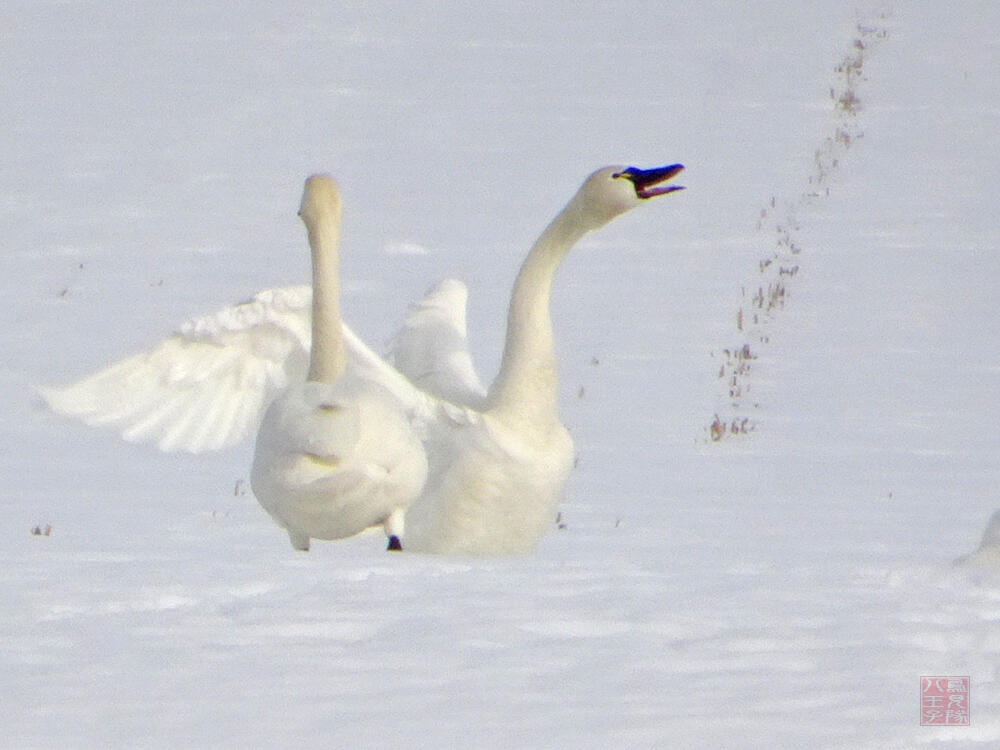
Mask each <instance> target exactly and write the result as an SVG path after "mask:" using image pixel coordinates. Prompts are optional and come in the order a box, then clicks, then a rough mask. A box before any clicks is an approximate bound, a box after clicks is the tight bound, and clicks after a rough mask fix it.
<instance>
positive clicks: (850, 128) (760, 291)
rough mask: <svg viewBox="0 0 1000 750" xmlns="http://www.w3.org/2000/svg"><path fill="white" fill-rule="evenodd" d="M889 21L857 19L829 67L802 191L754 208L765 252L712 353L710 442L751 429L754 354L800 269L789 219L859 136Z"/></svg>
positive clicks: (755, 405) (825, 191)
mask: <svg viewBox="0 0 1000 750" xmlns="http://www.w3.org/2000/svg"><path fill="white" fill-rule="evenodd" d="M888 17H889V13H888V12H887V11H883V12H880V13H878V14H877V20H876V22H875V23H873V24H865V23H860V22H859V23H858V24H857V34H856V36H855V37H854V38H853V40H852V42H851V48H850V50H849V51H848V52H847V53H846V54H845V55H844V57H843V58H842V59H841V60H840V62H839V63H838V64H837V65H836V67H835V68H834V72H835V76H834V82H833V83H832V84H831V86H830V101H831V103H832V107H833V114H834V125H833V129H832V133H831V135H829V136H827V137H826V138H824V139H823V141H822V142H821V143H820V144H819V146H818V147H817V148H816V149H815V151H814V154H813V166H812V169H811V171H810V172H809V174H808V175H807V179H806V183H805V186H804V188H803V190H802V192H801V193H800V194H799V195H798V196H796V197H795V198H792V199H790V200H788V199H779V198H777V197H775V196H772V197H771V199H770V200H769V201H768V202H767V203H766V204H765V205H764V206H763V207H762V208H761V210H760V218H759V219H758V220H757V226H756V232H757V234H760V235H762V236H763V237H764V238H765V239H766V240H767V245H768V250H767V251H766V252H765V253H764V254H763V255H762V256H761V258H760V259H759V261H758V263H757V269H756V273H755V274H754V276H753V278H752V280H751V281H749V282H748V283H746V284H744V285H743V286H742V288H741V290H740V303H739V308H738V309H737V311H736V315H735V325H736V333H735V338H736V343H735V345H733V346H729V347H725V348H722V349H718V350H715V351H713V352H712V358H713V360H714V361H715V362H716V363H718V364H716V365H715V366H716V367H718V378H719V381H720V383H721V385H722V388H721V393H720V394H719V396H718V397H717V403H718V406H717V408H716V410H715V414H714V416H713V419H712V421H711V423H710V424H709V426H708V428H707V429H708V436H709V439H710V440H711V441H713V442H719V441H720V440H722V439H723V438H724V437H727V436H733V435H746V434H749V433H751V432H753V431H754V430H755V429H756V427H757V412H758V409H760V402H758V401H757V400H756V398H755V394H754V393H753V373H754V370H755V367H756V361H757V358H758V352H759V351H760V350H761V349H762V348H763V347H766V346H767V345H768V344H769V343H770V340H771V332H772V330H773V328H774V325H775V321H776V320H777V319H778V317H779V314H780V313H781V311H782V310H784V309H785V305H786V304H787V303H788V300H789V299H790V298H791V297H792V296H793V292H794V288H795V283H796V279H797V278H798V276H799V273H800V271H801V270H802V251H803V247H802V245H801V244H800V240H799V230H800V225H799V223H798V221H797V219H796V215H797V213H798V211H799V210H800V209H802V208H805V207H807V206H811V205H813V204H815V203H816V202H817V201H821V200H823V199H824V198H826V197H828V196H829V195H830V184H829V183H830V181H831V177H832V175H833V174H834V173H835V172H836V171H837V169H838V168H839V166H840V162H841V160H842V159H843V158H844V157H845V156H846V154H847V153H848V152H849V151H850V149H851V147H852V145H853V144H854V143H855V142H856V141H858V140H859V139H861V138H863V137H864V131H863V129H862V127H861V123H860V121H859V117H858V114H859V112H860V111H861V99H860V98H859V96H858V89H859V86H860V84H861V83H863V82H865V81H866V80H867V78H866V76H865V73H864V64H865V62H866V60H867V59H868V57H869V56H870V55H871V53H872V50H873V49H874V48H875V47H876V46H877V45H878V44H879V43H880V42H882V41H883V40H884V39H886V37H887V36H888V30H887V29H886V21H887V19H888Z"/></svg>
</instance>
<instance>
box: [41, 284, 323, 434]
mask: <svg viewBox="0 0 1000 750" xmlns="http://www.w3.org/2000/svg"><path fill="white" fill-rule="evenodd" d="M311 298H312V290H311V288H310V287H308V286H300V287H287V288H282V289H270V290H267V291H264V292H261V293H260V294H258V295H256V296H255V297H254V298H253V299H251V300H249V301H247V302H245V303H243V304H240V305H236V306H234V307H228V308H226V309H223V310H221V311H219V312H218V313H216V314H215V315H210V316H205V317H201V318H196V319H194V320H191V321H189V322H188V323H186V324H184V325H183V326H182V327H181V328H180V330H179V331H178V332H177V333H175V334H174V335H173V336H170V337H169V338H168V339H166V340H165V341H163V342H162V343H160V344H159V345H157V346H155V347H154V348H152V349H151V350H149V351H146V352H143V353H141V354H137V355H135V356H133V357H129V358H127V359H125V360H122V361H121V362H118V363H115V364H113V365H111V366H110V367H108V368H106V369H104V370H101V371H100V372H97V373H95V374H94V375H91V376H90V377H87V378H84V379H83V380H81V381H79V382H77V383H73V384H71V385H69V386H66V387H65V388H40V389H39V393H40V394H41V396H42V397H43V398H44V399H45V401H46V402H47V403H48V405H49V407H50V408H51V409H52V410H53V411H55V412H57V413H59V414H63V415H66V416H71V417H76V418H78V419H81V420H82V421H83V422H85V423H87V424H89V425H108V426H112V427H114V428H116V429H118V430H119V431H120V432H121V434H122V437H124V438H125V439H126V440H129V441H132V442H151V443H155V444H156V445H157V447H158V448H160V450H164V451H177V450H181V451H188V452H190V453H199V452H203V451H210V450H218V449H221V448H226V447H229V446H233V445H236V444H237V443H240V442H242V441H243V440H244V439H246V438H247V437H248V436H249V435H250V434H251V433H252V432H253V431H254V430H255V429H256V427H257V425H258V423H259V421H260V418H261V415H262V413H263V411H264V409H265V408H266V407H267V404H268V403H269V402H270V401H271V399H272V398H273V397H274V395H275V394H276V393H277V392H279V391H281V390H282V389H284V388H285V387H286V386H287V385H288V383H289V382H295V381H296V380H301V379H303V378H304V377H305V372H306V368H307V366H308V351H309V339H310V320H309V317H310V303H311Z"/></svg>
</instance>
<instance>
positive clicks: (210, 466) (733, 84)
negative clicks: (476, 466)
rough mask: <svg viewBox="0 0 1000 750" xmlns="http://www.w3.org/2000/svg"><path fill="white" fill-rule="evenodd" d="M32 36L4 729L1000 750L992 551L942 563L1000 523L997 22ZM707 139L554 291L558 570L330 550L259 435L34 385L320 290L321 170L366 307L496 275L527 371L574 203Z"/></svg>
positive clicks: (7, 141)
mask: <svg viewBox="0 0 1000 750" xmlns="http://www.w3.org/2000/svg"><path fill="white" fill-rule="evenodd" d="M344 6H350V7H348V8H345V7H344ZM472 8H475V9H474V10H473V9H472ZM542 8H544V9H542ZM0 27H2V28H3V29H4V44H3V45H2V47H0V62H2V65H0V93H2V97H0V98H2V101H3V102H4V112H5V115H4V117H3V119H2V125H0V133H2V134H3V143H4V149H3V151H4V158H3V160H2V162H0V214H2V220H0V239H2V252H0V292H2V298H3V300H4V301H5V312H4V316H5V324H4V325H3V327H2V330H0V342H2V347H3V350H4V352H5V357H4V361H3V364H2V366H0V395H2V398H3V402H4V404H5V410H4V415H3V416H2V417H0V437H2V441H3V444H4V446H5V449H4V451H3V453H2V455H0V477H2V480H3V481H2V484H0V503H2V507H3V518H4V523H3V524H2V526H0V530H2V535H0V558H2V567H0V600H2V601H3V610H4V614H3V617H2V618H0V726H3V727H4V729H3V734H4V739H3V741H2V743H3V744H4V746H6V747H12V748H43V747H44V748H51V747H67V748H70V747H80V748H90V747H152V748H177V747H220V748H222V747H227V748H228V747H304V748H311V747H317V748H319V747H324V748H327V747H383V746H389V747H392V746H406V747H426V748H444V747H475V748H509V747H524V748H528V747H531V748H645V747H649V748H747V747H780V748H851V749H856V748H872V749H873V750H874V749H876V748H877V749H879V750H884V749H886V748H888V749H893V748H900V749H909V748H921V747H933V748H939V747H947V748H987V747H989V748H995V747H997V746H998V743H1000V573H996V574H994V573H990V572H984V571H975V570H965V569H958V568H955V567H953V566H952V560H953V559H954V558H956V557H958V556H959V555H962V554H965V553H967V552H969V551H970V550H972V549H974V548H975V547H976V545H977V544H978V542H979V538H980V535H981V533H982V529H983V527H984V525H985V523H986V520H987V519H988V518H989V516H990V514H991V512H992V511H993V510H994V509H996V508H997V507H1000V489H998V488H1000V455H998V454H1000V429H998V425H997V419H996V416H995V414H994V411H995V409H996V404H997V403H1000V347H998V345H997V342H998V341H1000V315H998V314H997V303H996V298H995V289H996V288H997V286H998V284H1000V260H998V250H1000V220H998V216H1000V213H998V211H997V207H998V206H997V197H996V189H995V182H996V179H997V176H998V175H1000V108H998V105H997V94H998V92H1000V43H998V41H997V32H996V29H997V28H1000V5H997V4H996V3H994V2H992V0H982V1H981V2H956V3H928V2H916V1H908V0H896V2H893V3H891V4H888V5H885V6H879V5H874V4H870V3H866V2H860V3H843V2H839V0H837V1H834V0H828V1H826V2H819V1H818V0H814V1H813V2H790V1H789V2H782V3H753V4H750V3H748V4H745V5H744V4H738V3H728V2H721V1H719V2H708V3H689V4H683V3H667V2H659V1H652V0H651V1H649V2H638V1H637V2H622V3H597V2H582V3H581V2H568V1H566V2H555V3H547V4H544V6H539V4H537V3H528V2H504V3H499V2H498V3H482V4H459V3H443V2H432V1H431V0H415V1H413V2H409V3H406V4H395V3H390V2H388V0H375V1H373V2H366V3H350V4H348V3H331V2H324V1H322V0H293V2H290V3H264V2H259V3H253V4H251V3H247V4H243V6H242V7H241V8H240V9H239V10H238V11H234V10H231V9H229V6H228V5H226V4H221V3H219V4H215V3H210V2H188V1H179V2H167V3H134V2H120V1H105V0H102V1H101V2H89V1H87V0H79V1H73V0H67V1H66V2H44V1H42V0H6V2H5V3H4V4H3V7H2V8H0ZM856 40H858V41H859V42H860V45H859V44H856V43H855V42H856ZM848 94H849V95H848ZM673 161H682V162H684V163H685V164H687V167H688V168H687V170H686V171H685V172H684V173H683V175H682V177H681V179H680V180H679V181H680V182H682V184H685V185H687V186H688V190H687V191H685V192H683V193H678V194H676V195H673V196H670V197H668V198H664V199H662V200H660V201H657V202H655V203H652V204H650V205H649V206H648V207H644V209H643V210H638V211H635V212H633V213H632V214H630V215H629V216H627V217H624V218H623V219H621V220H619V221H617V222H615V223H614V224H612V225H610V226H608V227H606V228H605V229H604V230H602V231H601V232H600V233H599V234H596V235H594V236H593V237H591V238H590V239H588V240H587V241H586V242H585V243H584V245H583V246H582V247H580V248H578V250H577V251H575V252H574V254H573V255H572V256H571V257H570V258H569V260H568V261H567V263H566V264H565V266H564V267H563V269H562V271H561V272H560V277H559V279H558V280H557V290H556V294H555V298H554V314H553V317H554V320H555V325H556V328H557V335H558V338H559V348H560V361H561V367H562V376H563V383H562V396H563V401H562V412H563V421H564V422H565V423H566V424H567V425H568V426H569V428H570V429H571V431H572V433H573V435H574V437H575V440H576V443H577V449H578V452H579V465H578V467H577V469H576V470H575V472H574V474H573V476H572V478H571V480H570V486H569V489H568V493H567V497H566V500H565V502H564V504H563V506H562V516H561V523H562V525H563V526H564V527H565V528H557V527H556V524H555V523H554V524H553V529H552V532H551V534H549V535H548V536H547V537H546V538H545V540H544V541H543V543H542V545H541V546H540V548H539V549H538V551H537V552H536V553H535V554H533V555H531V556H530V557H527V558H524V559H502V560H486V561H468V560H453V559H442V558H433V557H419V556H415V555H401V556H391V555H387V554H385V553H384V552H383V551H382V547H383V542H382V540H381V539H380V538H379V537H378V536H377V535H372V536H363V537H360V538H356V539H352V540H349V541H346V542H343V543H324V544H317V545H315V546H314V550H313V551H312V552H310V553H308V554H307V555H303V554H297V553H294V552H293V551H292V550H291V548H290V547H289V545H288V542H287V539H286V536H285V534H284V533H283V532H281V531H280V530H279V529H278V528H277V527H275V526H274V525H273V523H272V522H271V521H270V519H269V518H268V517H267V516H266V514H265V513H264V512H263V511H262V510H261V509H260V508H259V507H258V505H257V503H256V502H255V500H254V499H253V497H252V495H251V494H250V493H249V491H248V489H247V482H246V478H247V472H248V467H249V462H250V451H251V447H250V446H249V445H248V446H246V447H245V448H244V449H242V450H234V451H229V452H225V453H222V454H218V455H210V456H201V457H189V456H176V455H161V454H158V453H156V452H155V451H154V450H151V449H148V448H143V447H136V446H132V445H128V444H125V443H123V442H122V441H120V440H119V439H118V438H117V437H116V436H114V435H111V434H107V433H104V432H101V431H93V430H88V429H87V428H84V427H82V426H79V425H77V424H73V423H67V422H65V421H62V420H59V419H57V418H55V417H53V416H52V415H50V414H47V413H46V412H44V411H43V410H42V409H41V408H40V407H39V405H38V402H37V400H36V399H35V397H34V396H33V394H32V391H31V387H30V386H31V384H34V383H46V384H51V383H64V382H68V381H70V380H72V379H75V378H77V377H80V376H82V375H84V374H86V373H88V372H91V371H93V370H95V369H97V368H98V367H100V366H102V365H104V364H106V363H108V362H111V361H113V360H115V359H118V358H120V357H122V356H124V355H126V354H129V353H131V352H133V351H136V350H139V349H141V348H144V347H146V346H149V345H151V344H153V343H155V342H156V341H158V340H159V339H160V338H162V337H163V336H164V335H166V334H168V333H169V332H170V331H171V330H172V329H173V328H174V327H175V326H177V325H178V324H180V323H181V322H182V321H184V320H185V319H187V318H188V317H190V316H192V315H195V314H199V313H207V312H211V311H212V310H214V309H216V308H218V307H221V306H223V305H225V304H230V303H233V302H237V301H239V300H241V299H243V298H246V297H247V296H249V295H250V294H252V293H253V292H255V291H257V290H259V289H262V288H266V287H269V286H275V285H279V284H286V283H300V282H302V281H304V280H306V279H307V278H308V256H307V253H306V251H305V240H304V233H303V231H302V228H301V226H300V224H299V221H298V219H297V218H296V216H295V210H296V207H297V203H298V199H299V192H300V190H301V184H302V180H303V179H304V177H305V176H306V175H307V174H309V173H310V172H314V171H329V172H331V173H332V174H334V175H335V176H336V177H337V178H338V180H339V181H340V182H341V184H342V186H343V188H344V192H345V237H344V245H343V247H344V252H345V257H344V262H343V274H344V283H345V294H346V298H345V301H344V307H345V316H346V317H347V318H348V319H349V320H350V321H351V322H352V324H353V325H354V326H355V328H356V330H358V332H359V333H360V334H362V335H363V336H365V337H366V338H367V339H368V340H369V341H370V342H372V343H373V344H382V343H384V342H385V341H387V340H388V338H389V337H390V335H391V334H392V332H393V330H394V329H395V327H396V325H398V323H399V321H400V320H401V319H402V315H403V313H404V310H405V307H406V304H407V303H408V302H409V301H410V300H412V299H415V298H417V297H418V296H419V295H420V294H421V293H422V292H423V291H424V289H425V288H426V287H428V286H429V285H430V284H432V283H433V282H435V281H437V280H438V279H440V278H442V277H444V276H448V275H454V276H458V277H460V278H464V279H466V280H467V281H468V282H469V284H470V287H471V299H470V313H469V314H470V332H471V338H472V341H473V347H474V350H475V355H476V357H477V359H478V362H479V363H480V369H481V371H482V372H483V374H484V376H485V377H487V378H490V377H492V373H493V372H494V371H495V368H496V366H497V363H498V359H499V351H500V347H501V343H502V332H503V326H504V322H503V321H504V314H505V305H506V296H507V293H508V290H509V288H510V284H511V282H512V280H513V277H514V274H515V272H516V270H517V266H518V263H519V261H520V259H521V257H523V254H524V252H525V251H526V249H527V248H528V246H529V245H530V243H531V241H532V239H533V238H534V236H535V235H536V234H537V233H538V231H540V230H541V228H542V227H543V226H544V225H545V223H546V222H547V221H548V219H549V218H550V217H551V216H552V215H553V214H554V213H555V212H556V211H557V210H558V209H559V208H560V207H561V206H562V205H563V203H564V202H565V201H566V200H567V199H568V198H569V197H570V196H571V195H572V193H573V191H574V190H575V189H576V187H577V186H578V184H579V183H580V182H581V181H582V179H583V178H584V177H585V176H586V175H587V174H588V173H589V172H590V171H591V170H592V169H593V168H595V167H598V166H602V165H604V164H608V163H620V162H628V163H634V164H637V165H639V166H653V165H658V164H663V163H669V162H673ZM793 246H794V252H792V250H793ZM776 253H777V255H776ZM769 261H771V262H769ZM792 266H797V267H798V268H797V270H796V271H794V272H792V270H791V268H792ZM782 268H784V269H785V272H784V273H782V271H781V269H782ZM774 283H780V284H781V293H779V294H776V295H770V293H769V292H767V290H768V289H771V290H773V289H775V288H776V287H773V286H771V285H772V284H774ZM758 288H762V289H764V290H765V294H766V295H767V298H768V299H773V300H774V301H775V302H776V305H775V306H774V307H773V309H771V310H770V311H766V310H761V309H758V307H759V306H758V304H757V302H755V300H754V298H755V294H756V290H757V289H758ZM766 306H767V305H765V307H766ZM755 314H756V315H757V319H756V320H755V321H754V320H753V319H752V318H753V315H755ZM741 328H742V330H740V329H741ZM744 345H745V346H746V347H747V349H746V351H748V352H749V353H750V354H751V356H752V359H745V360H743V361H733V360H732V355H733V353H734V352H736V351H738V350H742V347H743V346H744ZM727 352H728V354H727ZM744 365H746V366H744ZM720 374H721V375H722V377H720ZM731 376H732V377H735V378H736V384H737V386H738V391H739V392H738V394H737V395H736V398H735V399H734V398H731V397H730V396H729V392H728V391H729V389H730V388H731V387H732V386H731V383H732V380H731ZM716 417H718V420H715V418H716ZM713 421H715V423H716V424H717V425H718V424H722V425H725V426H727V427H726V429H724V430H722V431H721V434H719V432H718V431H716V433H715V434H713V430H712V425H713ZM734 424H735V425H736V427H737V428H738V429H737V432H740V431H746V434H733V432H732V431H731V429H729V427H731V426H732V425H734ZM713 437H719V438H720V439H718V440H714V439H713ZM36 527H38V530H39V531H43V532H44V531H45V530H48V531H49V534H48V535H45V534H44V533H43V534H39V535H34V534H32V533H31V531H32V529H34V528H36ZM928 674H934V675H969V676H970V677H971V685H972V725H971V726H970V727H952V728H944V727H921V726H919V702H918V688H919V677H920V676H921V675H928Z"/></svg>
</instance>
